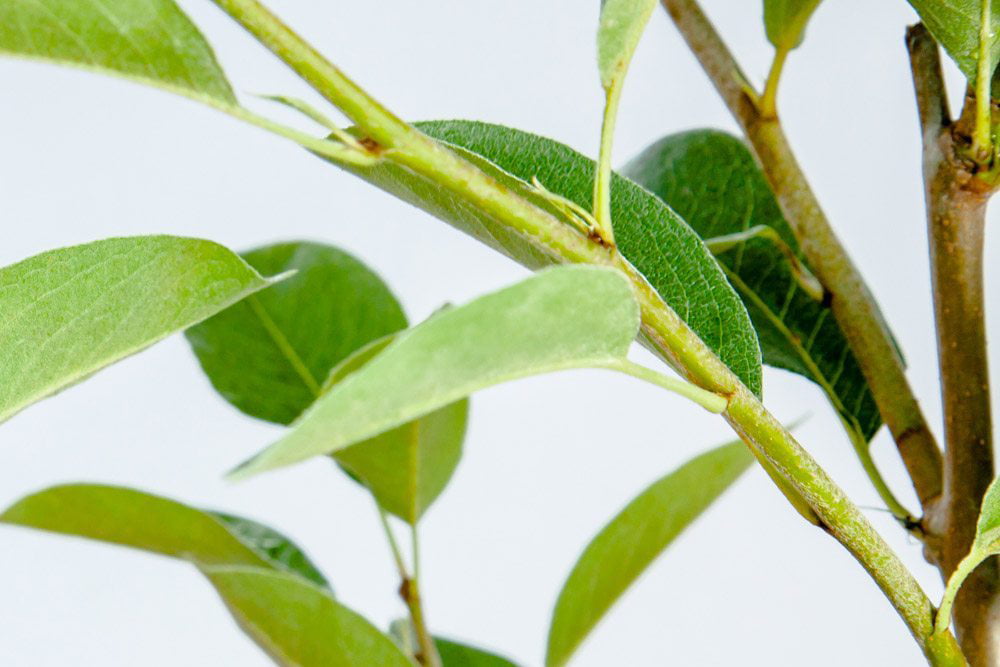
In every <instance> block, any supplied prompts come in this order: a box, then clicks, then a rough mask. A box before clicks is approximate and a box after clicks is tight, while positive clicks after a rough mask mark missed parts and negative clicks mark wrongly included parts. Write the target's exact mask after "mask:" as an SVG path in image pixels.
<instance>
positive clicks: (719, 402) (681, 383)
mask: <svg viewBox="0 0 1000 667" xmlns="http://www.w3.org/2000/svg"><path fill="white" fill-rule="evenodd" d="M600 368H607V369H609V370H613V371H618V372H620V373H625V374H626V375H631V376H632V377H634V378H638V379H640V380H644V381H646V382H649V383H650V384H655V385H656V386H658V387H662V388H663V389H666V390H667V391H672V392H673V393H675V394H678V395H680V396H683V397H684V398H688V399H690V400H692V401H694V402H695V403H697V404H698V405H700V406H701V407H703V408H705V409H706V410H708V411H709V412H714V413H715V414H721V413H722V412H723V411H724V410H725V409H726V397H725V396H719V395H718V394H713V393H712V392H710V391H705V390H704V389H702V388H701V387H698V386H695V385H693V384H691V383H690V382H687V381H685V380H681V379H680V378H674V377H670V376H669V375H664V374H663V373H658V372H657V371H654V370H653V369H651V368H647V367H645V366H643V365H641V364H637V363H635V362H634V361H629V360H628V359H615V360H614V361H609V362H608V363H606V364H602V365H601V366H600Z"/></svg>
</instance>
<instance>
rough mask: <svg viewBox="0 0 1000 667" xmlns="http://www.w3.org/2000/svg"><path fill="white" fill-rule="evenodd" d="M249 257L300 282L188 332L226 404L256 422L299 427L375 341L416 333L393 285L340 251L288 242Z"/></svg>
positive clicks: (280, 286) (277, 287) (271, 291)
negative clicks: (333, 373) (335, 374)
mask: <svg viewBox="0 0 1000 667" xmlns="http://www.w3.org/2000/svg"><path fill="white" fill-rule="evenodd" d="M243 258H244V259H245V260H246V261H247V262H248V263H249V264H250V265H251V266H252V267H254V268H255V269H256V270H258V271H260V272H261V273H263V274H265V275H273V274H277V273H284V272H288V271H294V272H295V273H294V275H292V276H291V277H289V278H287V279H286V280H284V281H282V282H281V283H279V284H277V285H274V286H273V287H271V288H269V289H267V290H264V291H262V292H259V293H257V294H254V295H252V296H250V297H248V298H246V299H244V300H243V301H241V302H240V303H237V304H236V305H234V306H232V307H230V308H228V309H226V310H224V311H222V312H221V313H219V314H217V315H215V316H214V317H212V318H211V319H208V320H206V321H205V322H202V323H201V324H199V325H198V326H195V327H192V328H191V329H189V330H188V331H187V333H186V336H187V339H188V342H190V343H191V347H192V349H194V352H195V354H196V355H197V356H198V361H199V362H200V363H201V367H202V369H204V371H205V373H206V374H207V375H208V377H209V379H210V380H211V381H212V385H213V386H214V387H215V388H216V390H218V392H219V393H220V394H222V396H224V397H225V398H226V400H228V401H229V402H230V403H232V404H233V405H235V406H236V407H237V408H239V409H240V410H242V411H243V412H245V413H246V414H248V415H250V416H253V417H258V418H260V419H266V420H268V421H272V422H277V423H279V424H289V423H291V422H292V421H293V420H294V419H295V418H296V417H298V416H299V415H300V414H301V413H302V411H303V410H305V409H306V408H307V407H309V405H311V404H312V402H313V401H314V400H316V397H317V396H318V394H319V391H320V387H321V385H322V384H323V381H324V380H325V379H326V377H327V375H328V374H329V373H330V370H331V369H332V368H333V367H334V366H335V365H337V364H338V363H340V362H341V361H343V360H344V359H345V358H347V357H348V355H350V354H352V353H353V352H355V351H356V350H357V349H358V348H360V347H362V346H364V345H366V344H367V343H369V342H371V341H373V340H375V339H378V338H381V337H382V336H385V335H386V334H389V333H392V332H394V331H398V330H400V329H403V328H405V327H406V317H405V315H404V314H403V311H402V309H401V308H400V306H399V303H398V302H397V301H396V298H395V297H394V296H393V295H392V293H391V292H390V291H389V288H388V287H386V285H385V283H384V282H382V280H381V279H380V278H379V277H378V276H377V275H376V274H375V273H374V272H373V271H372V270H371V269H369V268H368V267H367V266H365V265H364V264H363V263H361V262H360V261H358V260H357V259H355V258H354V257H352V256H351V255H348V254H347V253H345V252H343V251H341V250H338V249H337V248H333V247H331V246H326V245H320V244H317V243H306V242H293V243H279V244H276V245H271V246H266V247H263V248H258V249H256V250H251V251H250V252H247V253H244V254H243Z"/></svg>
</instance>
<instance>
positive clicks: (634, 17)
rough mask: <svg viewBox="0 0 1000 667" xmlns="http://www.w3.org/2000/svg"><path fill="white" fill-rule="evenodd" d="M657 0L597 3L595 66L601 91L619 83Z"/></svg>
mask: <svg viewBox="0 0 1000 667" xmlns="http://www.w3.org/2000/svg"><path fill="white" fill-rule="evenodd" d="M657 4H659V3H658V2H657V0H601V20H600V26H599V27H598V30H597V65H598V69H599V70H600V73H601V85H602V86H604V88H605V90H607V89H609V88H611V86H613V85H615V84H616V83H617V84H620V83H621V78H622V77H623V76H624V75H625V72H626V71H627V70H628V66H629V63H630V62H631V61H632V55H633V54H634V53H635V49H636V47H637V46H638V45H639V40H640V39H641V38H642V33H643V32H644V31H645V30H646V24H647V23H649V17H650V16H651V15H652V13H653V10H654V9H656V5H657Z"/></svg>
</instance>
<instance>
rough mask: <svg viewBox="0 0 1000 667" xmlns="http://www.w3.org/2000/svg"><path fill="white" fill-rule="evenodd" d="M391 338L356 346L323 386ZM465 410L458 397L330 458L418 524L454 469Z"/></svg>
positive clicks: (395, 511)
mask: <svg viewBox="0 0 1000 667" xmlns="http://www.w3.org/2000/svg"><path fill="white" fill-rule="evenodd" d="M394 338H395V336H386V337H385V338H384V339H382V340H379V341H376V342H374V343H372V344H371V345H368V346H366V347H364V348H362V349H360V350H358V351H357V352H356V353H355V354H354V355H352V356H350V357H348V358H347V359H346V360H345V361H344V362H343V363H341V364H340V365H339V366H337V367H336V368H335V369H333V371H332V372H331V373H330V377H329V378H327V381H326V383H325V384H324V387H325V388H331V387H333V386H334V385H336V384H338V383H340V382H342V381H343V380H344V379H345V378H347V377H348V376H349V375H350V374H351V373H353V372H355V371H357V370H358V369H359V368H361V367H362V366H364V365H365V364H366V363H368V362H369V361H370V360H371V359H372V358H373V357H375V356H376V355H377V354H378V353H380V352H381V351H382V350H384V349H385V348H386V347H387V346H388V345H389V343H391V342H392V340H393V339H394ZM325 390H326V389H325ZM468 414H469V401H468V399H462V400H460V401H456V402H454V403H450V404H448V405H446V406H444V407H443V408H440V409H438V410H435V411H434V412H430V413H428V414H426V415H424V416H422V417H418V418H417V419H414V420H413V421H411V422H408V423H406V424H403V425H402V426H398V427H396V428H394V429H392V430H389V431H386V432H385V433H382V434H380V435H377V436H375V437H374V438H371V439H369V440H364V441H362V442H359V443H358V444H356V445H351V446H350V447H346V448H344V449H341V450H338V451H336V452H333V454H331V456H333V458H334V459H335V460H336V461H337V462H338V463H339V464H340V465H341V466H342V467H343V468H344V469H345V470H346V471H347V472H348V473H349V474H350V475H351V477H353V478H354V479H356V480H357V481H359V482H361V483H362V484H364V485H365V486H366V487H367V488H368V489H369V490H370V491H371V492H372V495H373V496H375V500H376V501H378V504H379V506H381V507H382V508H383V509H384V510H386V511H387V512H390V513H392V514H394V515H396V516H398V517H399V518H400V519H402V520H403V521H406V522H407V523H410V524H416V523H417V521H419V520H420V517H421V516H423V514H424V512H425V511H427V508H429V507H430V506H431V504H432V503H433V502H434V501H435V500H436V499H437V497H438V496H439V495H441V492H442V491H444V487H445V486H447V485H448V481H449V480H450V479H451V476H452V474H453V473H454V472H455V467H456V466H457V465H458V461H459V459H460V458H461V456H462V443H463V441H464V440H465V425H466V422H467V420H468Z"/></svg>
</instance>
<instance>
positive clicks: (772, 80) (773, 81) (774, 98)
mask: <svg viewBox="0 0 1000 667" xmlns="http://www.w3.org/2000/svg"><path fill="white" fill-rule="evenodd" d="M787 59H788V49H787V48H785V47H779V48H778V49H776V50H775V52H774V60H772V61H771V69H770V70H769V71H768V73H767V80H766V81H765V82H764V92H763V94H761V96H760V103H759V104H758V108H759V109H760V114H761V116H763V117H764V118H777V117H778V84H779V83H781V73H782V72H783V71H784V69H785V61H786V60H787Z"/></svg>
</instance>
